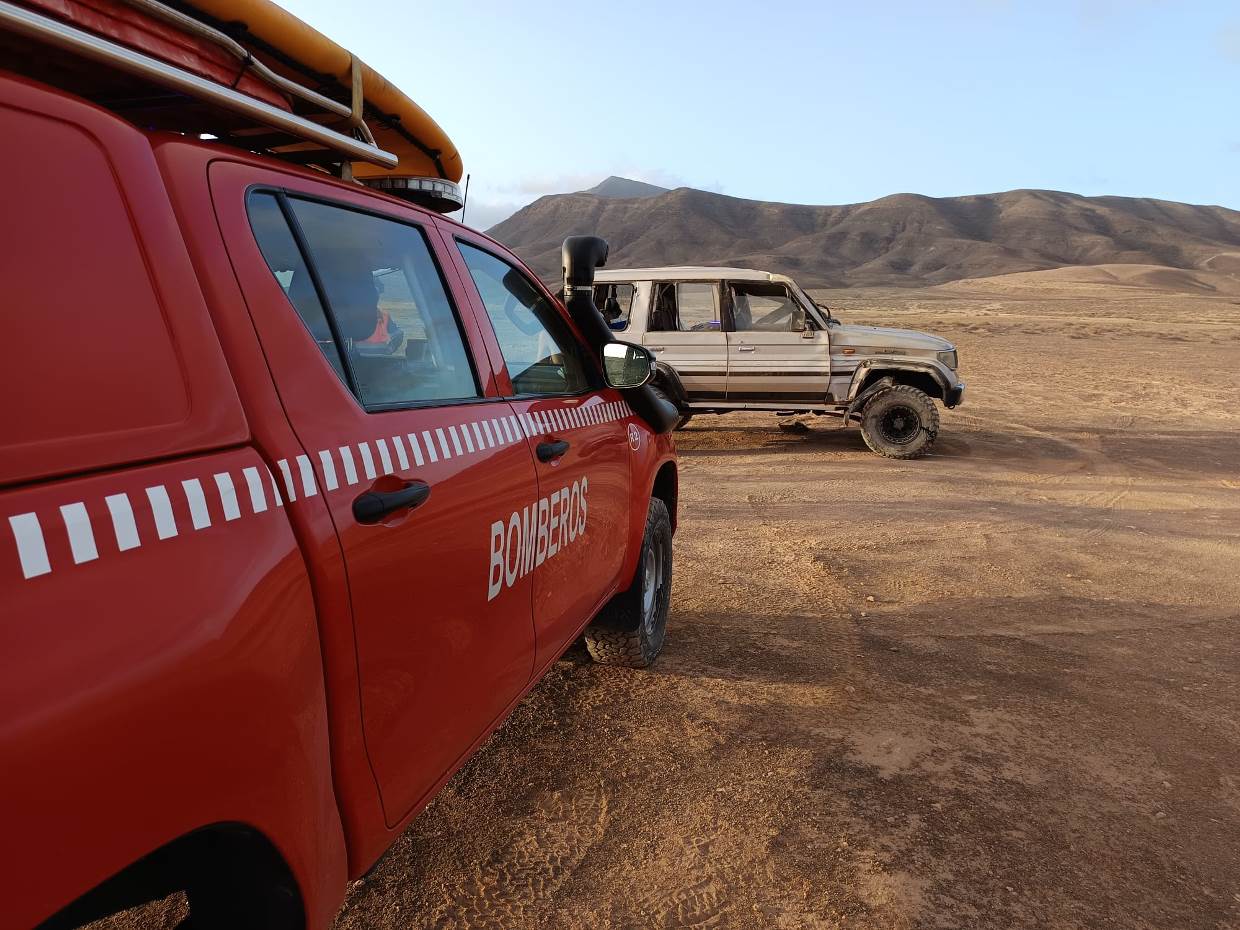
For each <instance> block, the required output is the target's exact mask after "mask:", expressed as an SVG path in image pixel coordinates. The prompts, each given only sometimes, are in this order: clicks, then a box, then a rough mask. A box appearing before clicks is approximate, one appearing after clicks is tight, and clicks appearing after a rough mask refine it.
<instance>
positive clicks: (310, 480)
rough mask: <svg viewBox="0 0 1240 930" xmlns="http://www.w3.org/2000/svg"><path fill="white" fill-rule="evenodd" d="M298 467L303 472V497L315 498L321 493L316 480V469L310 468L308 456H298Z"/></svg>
mask: <svg viewBox="0 0 1240 930" xmlns="http://www.w3.org/2000/svg"><path fill="white" fill-rule="evenodd" d="M297 467H298V469H300V470H301V491H302V497H314V495H316V494H318V493H319V486H318V483H317V482H316V481H315V480H314V469H313V468H311V467H310V457H309V456H308V455H299V456H297Z"/></svg>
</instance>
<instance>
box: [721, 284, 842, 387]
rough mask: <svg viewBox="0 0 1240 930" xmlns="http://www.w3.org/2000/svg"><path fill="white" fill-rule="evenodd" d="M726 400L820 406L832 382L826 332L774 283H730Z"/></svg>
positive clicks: (829, 350) (784, 290)
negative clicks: (814, 404) (815, 404)
mask: <svg viewBox="0 0 1240 930" xmlns="http://www.w3.org/2000/svg"><path fill="white" fill-rule="evenodd" d="M726 287H727V296H728V300H729V304H730V307H731V313H730V314H729V316H730V318H731V319H730V322H731V325H730V326H729V327H728V329H729V331H728V332H727V334H726V337H727V343H728V388H727V390H728V394H727V396H728V400H732V401H752V402H755V403H757V402H776V403H779V402H786V403H790V404H806V403H815V402H817V403H821V402H822V400H823V398H824V397H825V396H826V393H827V386H828V383H829V382H830V379H831V341H830V336H829V334H828V332H827V331H826V330H825V329H818V328H816V326H817V323H816V322H815V321H814V320H813V319H810V318H808V317H807V315H806V313H805V310H804V308H803V307H802V306H801V305H800V303H798V302H797V299H796V298H795V297H794V296H793V295H792V293H791V292H790V291H789V290H788V287H787V285H784V284H780V283H779V282H777V281H729V282H727V284H726Z"/></svg>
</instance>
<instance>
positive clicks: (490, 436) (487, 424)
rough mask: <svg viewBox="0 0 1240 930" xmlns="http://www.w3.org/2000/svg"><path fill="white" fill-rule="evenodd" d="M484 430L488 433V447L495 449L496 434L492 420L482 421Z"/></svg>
mask: <svg viewBox="0 0 1240 930" xmlns="http://www.w3.org/2000/svg"><path fill="white" fill-rule="evenodd" d="M482 431H483V432H484V433H486V437H487V448H488V449H494V448H495V434H494V433H492V432H491V423H490V421H488V420H483V421H482ZM500 441H501V442H502V441H503V440H500Z"/></svg>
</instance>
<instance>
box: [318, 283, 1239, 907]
mask: <svg viewBox="0 0 1240 930" xmlns="http://www.w3.org/2000/svg"><path fill="white" fill-rule="evenodd" d="M827 296H828V299H829V300H830V301H831V302H832V303H833V305H835V306H836V307H837V308H838V312H839V313H840V315H841V316H843V317H845V318H846V319H848V320H850V321H856V322H875V323H890V324H895V325H906V326H912V327H915V328H925V329H933V330H934V331H936V332H939V333H941V334H943V335H945V336H947V337H949V338H951V339H954V340H956V341H957V343H958V345H959V347H960V354H961V359H962V363H963V369H964V375H965V377H966V379H967V380H968V381H969V393H968V397H967V403H966V406H964V407H962V408H960V409H959V410H957V411H951V412H945V413H944V415H943V430H942V433H941V434H940V439H939V443H938V445H937V447H936V454H935V455H934V456H933V457H931V458H928V459H925V460H921V461H916V462H911V463H897V462H888V461H884V460H880V459H878V458H875V457H873V456H872V455H870V454H869V453H868V452H867V451H866V450H865V447H864V445H863V443H862V441H861V438H860V436H859V435H858V434H857V432H856V431H855V430H847V431H840V430H836V429H834V428H833V422H832V421H826V420H817V421H815V422H813V423H812V424H811V429H810V430H809V431H808V432H805V433H799V434H790V433H784V432H781V431H780V430H779V429H778V428H777V427H776V423H775V420H774V418H771V417H767V416H759V415H746V416H733V417H727V418H700V419H698V420H695V421H694V422H693V424H691V425H690V427H689V428H688V429H687V430H685V431H684V432H683V433H681V434H679V445H680V448H681V455H682V468H683V472H682V503H681V526H680V532H679V534H678V535H677V540H676V578H675V593H674V597H673V617H672V625H671V633H670V636H669V641H668V645H667V649H666V651H665V653H664V655H663V657H662V658H661V659H660V661H659V662H658V664H657V665H656V666H655V667H654V668H653V669H651V670H649V671H646V672H631V671H625V670H619V669H609V668H601V667H598V666H594V665H591V664H589V662H588V659H587V658H586V657H585V656H584V654H583V653H582V652H580V651H579V650H574V651H572V652H571V653H570V654H569V656H568V657H566V658H565V660H563V661H562V662H560V663H559V664H558V665H557V666H556V668H555V669H554V670H553V672H552V673H551V674H550V676H549V677H548V678H547V680H546V681H545V682H543V683H542V684H541V685H540V686H539V687H538V688H537V689H536V690H535V691H534V692H533V693H532V694H531V696H530V697H529V698H528V699H527V700H526V701H525V702H524V703H523V704H522V706H521V707H520V708H519V709H518V711H517V713H516V714H515V716H514V717H513V719H512V720H511V721H510V722H509V723H508V724H507V725H506V726H505V727H504V728H503V729H502V730H501V731H500V732H499V733H498V734H497V735H496V736H495V737H494V738H493V739H492V740H491V742H490V743H489V744H488V745H487V747H486V748H485V749H484V750H483V751H482V752H481V753H480V755H479V756H478V757H476V758H475V759H474V760H473V761H472V762H471V763H470V764H469V765H468V766H467V768H466V769H465V770H464V771H462V772H461V773H460V774H459V775H458V776H457V777H456V778H455V779H454V780H453V781H452V782H451V783H450V784H449V786H448V788H447V789H446V790H445V792H444V793H443V794H442V796H441V797H440V798H439V799H438V800H437V801H436V802H435V804H433V805H432V807H431V808H430V809H429V810H428V811H427V812H426V813H425V814H424V815H423V816H422V817H420V818H419V819H418V820H417V821H416V822H415V823H414V825H413V826H412V827H411V828H410V829H409V830H408V832H407V833H406V834H405V835H404V836H403V837H402V838H401V840H400V841H399V842H398V843H397V845H396V846H395V848H394V849H393V850H392V852H391V853H390V854H389V855H388V856H387V857H385V858H384V859H383V860H382V861H381V862H380V864H379V865H378V866H377V868H376V869H375V870H374V872H373V873H372V874H371V875H370V876H369V877H368V878H366V879H365V880H364V881H362V882H359V883H357V884H356V885H355V886H354V888H353V889H352V891H351V893H350V896H349V899H348V902H347V905H346V907H345V909H344V910H343V912H342V914H341V916H340V919H339V922H338V928H339V930H363V928H365V930H370V928H398V927H399V928H421V927H427V928H430V927H434V928H445V930H447V928H460V930H464V928H474V930H480V928H501V927H502V928H595V927H614V928H661V927H729V928H730V927H746V928H747V927H776V928H790V930H791V928H820V927H821V928H847V927H858V928H875V930H878V928H884V930H885V928H923V927H924V928H955V927H988V928H990V927H993V928H1012V927H1022V928H1023V927H1028V928H1034V927H1038V928H1051V927H1053V928H1101V927H1115V928H1124V930H1139V928H1159V930H1166V928H1184V930H1189V928H1233V930H1234V928H1240V641H1238V638H1237V633H1238V632H1240V607H1237V604H1240V387H1237V374H1236V371H1237V369H1240V300H1237V299H1232V298H1218V297H1214V298H1195V297H1182V296H1175V295H1172V294H1166V293H1160V292H1157V291H1151V290H1148V289H1141V288H1125V287H1116V286H1112V287H1106V286H1103V285H1100V284H1098V283H1096V282H1090V283H1089V286H1088V287H1084V288H1081V289H1076V290H1074V287H1073V286H1072V284H1071V282H1065V281H1063V280H1060V279H1059V278H1057V279H1055V280H1054V281H1053V282H1052V284H1047V285H1044V284H1043V283H1042V282H1041V279H1037V278H1036V277H1035V280H1034V281H1033V282H1032V283H1030V282H1026V283H1025V284H1023V285H1019V284H1018V283H1012V282H1008V283H1007V284H1004V285H1002V286H993V287H991V286H987V285H986V284H984V283H983V284H977V283H971V284H970V285H968V286H967V287H956V288H955V289H951V288H939V289H929V290H922V291H914V292H909V291H891V292H877V291H871V292H859V291H849V292H845V293H838V294H830V295H827Z"/></svg>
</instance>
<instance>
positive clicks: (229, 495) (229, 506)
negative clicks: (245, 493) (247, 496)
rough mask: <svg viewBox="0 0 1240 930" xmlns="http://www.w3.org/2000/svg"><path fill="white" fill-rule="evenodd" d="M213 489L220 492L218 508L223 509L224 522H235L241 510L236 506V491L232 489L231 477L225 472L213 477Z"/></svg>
mask: <svg viewBox="0 0 1240 930" xmlns="http://www.w3.org/2000/svg"><path fill="white" fill-rule="evenodd" d="M213 477H214V478H215V487H216V489H217V490H218V491H219V492H220V506H221V507H223V508H224V520H225V522H227V521H228V520H236V519H238V518H239V517H240V516H241V508H240V507H239V506H237V489H236V488H235V487H233V480H232V475H230V474H229V473H228V472H226V471H222V472H219V473H218V474H216V475H214V476H213Z"/></svg>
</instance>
